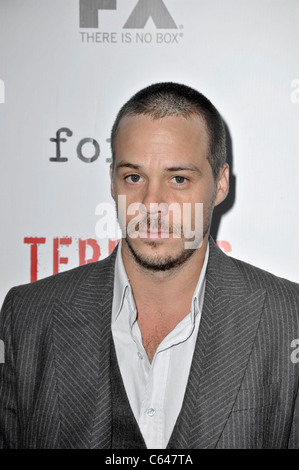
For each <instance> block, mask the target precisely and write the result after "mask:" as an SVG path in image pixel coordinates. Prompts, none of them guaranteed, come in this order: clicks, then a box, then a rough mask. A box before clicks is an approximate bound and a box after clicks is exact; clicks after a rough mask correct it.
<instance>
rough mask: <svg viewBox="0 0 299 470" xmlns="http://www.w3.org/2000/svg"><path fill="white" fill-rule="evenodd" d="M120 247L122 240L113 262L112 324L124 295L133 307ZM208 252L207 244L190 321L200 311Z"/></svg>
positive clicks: (120, 307)
mask: <svg viewBox="0 0 299 470" xmlns="http://www.w3.org/2000/svg"><path fill="white" fill-rule="evenodd" d="M121 247H122V239H121V240H120V242H119V244H118V249H117V255H116V260H115V271H114V272H115V274H114V293H113V308H112V323H113V322H114V321H116V319H117V317H118V316H119V314H120V312H121V310H122V305H123V302H124V298H125V295H127V296H128V298H129V299H131V304H132V306H133V305H135V303H134V300H133V293H132V288H131V284H130V281H129V279H128V276H127V273H126V270H125V267H124V263H123V259H122V255H121ZM209 251H210V247H209V243H208V244H207V248H206V253H205V258H204V262H203V266H202V269H201V272H200V276H199V279H198V282H197V285H196V287H195V290H194V294H193V297H192V301H191V317H192V321H194V318H195V316H196V315H197V314H198V313H199V312H201V310H202V305H203V299H204V291H205V276H206V270H207V264H208V259H209Z"/></svg>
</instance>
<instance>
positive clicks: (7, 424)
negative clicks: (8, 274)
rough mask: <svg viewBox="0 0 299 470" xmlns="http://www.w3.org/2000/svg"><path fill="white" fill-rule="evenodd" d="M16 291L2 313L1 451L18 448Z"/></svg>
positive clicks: (11, 293) (7, 300)
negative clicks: (15, 337)
mask: <svg viewBox="0 0 299 470" xmlns="http://www.w3.org/2000/svg"><path fill="white" fill-rule="evenodd" d="M13 293H14V289H11V290H10V291H9V293H8V294H7V296H6V298H5V300H4V303H3V307H2V309H1V313H0V340H1V352H4V357H3V354H1V363H0V449H16V448H17V447H18V438H17V435H18V417H17V416H18V415H17V399H16V379H15V364H14V350H13V342H12V334H11V333H12V332H11V330H12V328H11V317H12V299H13Z"/></svg>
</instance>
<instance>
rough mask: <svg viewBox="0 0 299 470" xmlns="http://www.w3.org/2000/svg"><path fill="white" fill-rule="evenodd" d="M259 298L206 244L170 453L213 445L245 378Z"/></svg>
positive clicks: (259, 293) (261, 297) (261, 295)
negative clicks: (201, 291) (197, 319)
mask: <svg viewBox="0 0 299 470" xmlns="http://www.w3.org/2000/svg"><path fill="white" fill-rule="evenodd" d="M264 298H265V291H264V290H263V289H257V290H254V291H249V290H248V287H247V283H245V281H244V279H243V276H242V274H241V273H240V271H239V269H238V268H237V267H236V266H235V264H234V262H233V261H232V260H231V259H230V258H229V257H227V256H226V255H224V254H223V253H222V252H221V250H220V249H219V248H217V247H216V245H215V244H214V242H213V241H210V257H209V263H208V269H207V275H206V290H205V299H204V306H203V311H202V318H201V323H200V327H199V334H198V339H197V343H196V347H195V351H194V357H193V361H192V366H191V371H190V376H189V380H188V385H187V389H186V394H185V399H184V404H183V407H182V410H181V413H180V415H179V418H178V420H177V423H176V426H175V428H174V432H173V434H172V437H171V439H170V441H169V445H168V446H169V447H170V448H171V447H179V448H180V447H182V448H215V447H216V446H217V442H218V440H219V439H220V436H221V433H222V431H223V429H224V427H225V424H226V422H227V420H228V418H229V415H230V413H231V411H232V408H233V405H234V402H235V399H236V396H237V393H238V390H239V388H240V386H241V382H242V379H243V377H244V374H245V370H246V365H247V362H248V358H249V355H250V352H251V350H252V347H253V342H254V338H255V335H256V332H257V328H258V324H259V321H260V317H261V313H262V308H263V303H264ZM190 423H191V424H190Z"/></svg>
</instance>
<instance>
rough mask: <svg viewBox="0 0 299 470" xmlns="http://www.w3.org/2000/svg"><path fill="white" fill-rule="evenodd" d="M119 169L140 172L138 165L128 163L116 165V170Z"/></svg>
mask: <svg viewBox="0 0 299 470" xmlns="http://www.w3.org/2000/svg"><path fill="white" fill-rule="evenodd" d="M119 168H132V169H133V170H141V167H140V166H139V165H135V164H134V163H129V162H119V163H117V165H116V169H117V170H118V169H119Z"/></svg>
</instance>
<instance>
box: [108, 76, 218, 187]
mask: <svg viewBox="0 0 299 470" xmlns="http://www.w3.org/2000/svg"><path fill="white" fill-rule="evenodd" d="M138 115H145V116H149V117H151V118H152V119H161V118H165V117H169V116H182V117H185V118H186V119H187V118H189V117H191V116H192V115H197V116H200V117H201V118H202V119H203V120H204V123H205V125H206V130H207V133H208V138H209V150H208V155H207V158H208V161H209V163H210V165H211V168H212V172H213V176H214V180H215V181H217V180H218V176H219V171H220V169H221V167H222V165H223V164H224V163H225V162H226V133H225V126H224V122H223V119H222V117H221V116H220V114H219V112H218V111H217V109H216V108H215V106H214V105H213V104H212V103H211V102H210V101H209V100H208V99H207V98H206V97H205V96H204V95H202V94H201V93H199V92H198V91H197V90H194V89H193V88H190V87H189V86H186V85H182V84H179V83H173V82H164V83H155V84H153V85H150V86H148V87H146V88H143V89H142V90H140V91H138V92H137V93H136V94H135V95H134V96H132V98H130V99H129V100H128V101H127V102H126V103H125V104H124V105H123V106H122V108H121V109H120V111H119V113H118V115H117V117H116V119H115V122H114V124H113V127H112V131H111V150H112V161H113V167H114V164H115V139H116V135H117V131H118V128H119V125H120V121H121V120H122V118H124V117H125V116H138Z"/></svg>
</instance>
